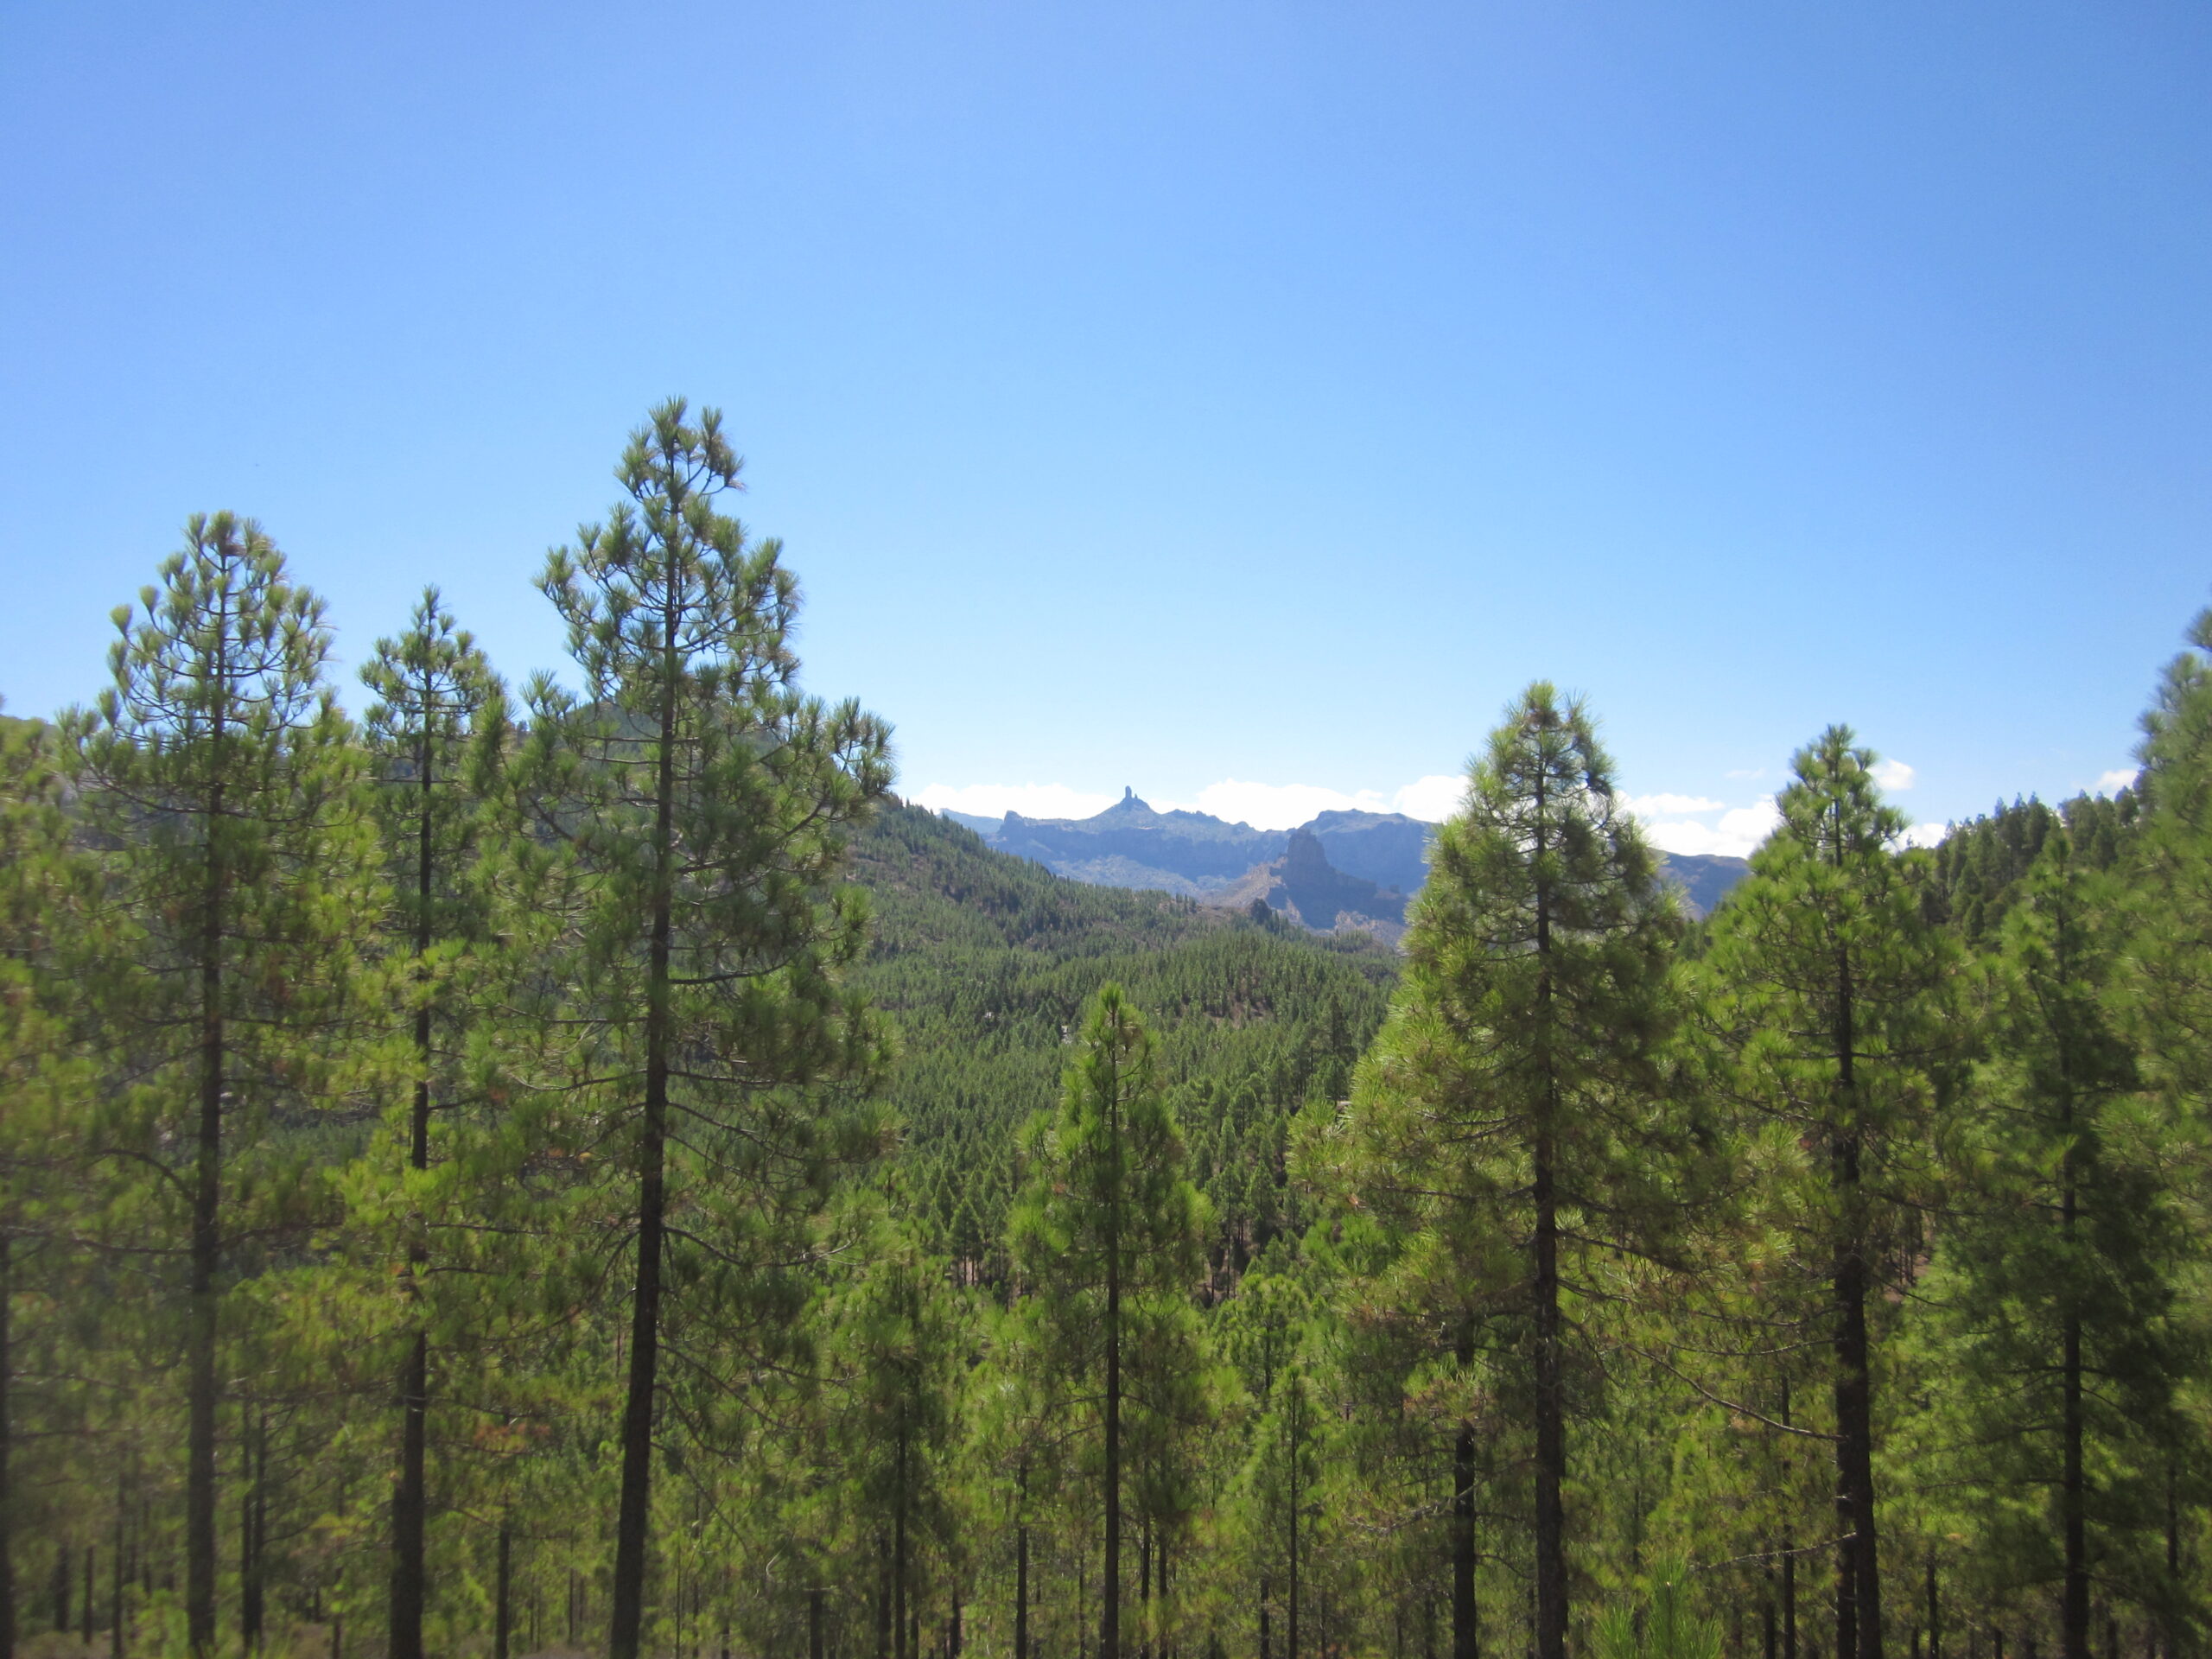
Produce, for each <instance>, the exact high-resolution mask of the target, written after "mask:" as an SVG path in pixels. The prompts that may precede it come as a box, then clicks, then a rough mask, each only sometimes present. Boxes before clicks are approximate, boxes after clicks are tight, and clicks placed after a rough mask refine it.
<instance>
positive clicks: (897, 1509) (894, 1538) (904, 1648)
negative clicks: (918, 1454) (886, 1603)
mask: <svg viewBox="0 0 2212 1659" xmlns="http://www.w3.org/2000/svg"><path fill="white" fill-rule="evenodd" d="M891 1529H892V1531H891V1640H892V1659H919V1656H918V1655H916V1654H915V1653H914V1651H913V1649H912V1647H911V1646H909V1645H908V1643H909V1636H910V1632H909V1630H908V1628H907V1624H906V1423H905V1421H903V1419H902V1420H901V1421H900V1422H899V1497H898V1501H897V1503H895V1504H894V1505H893V1509H892V1512H891Z"/></svg>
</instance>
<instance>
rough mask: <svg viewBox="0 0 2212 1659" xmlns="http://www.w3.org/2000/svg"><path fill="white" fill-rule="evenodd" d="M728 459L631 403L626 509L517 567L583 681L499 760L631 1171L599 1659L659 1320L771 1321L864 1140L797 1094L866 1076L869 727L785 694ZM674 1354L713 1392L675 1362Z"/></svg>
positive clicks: (582, 1137) (651, 1424) (616, 1650)
mask: <svg viewBox="0 0 2212 1659" xmlns="http://www.w3.org/2000/svg"><path fill="white" fill-rule="evenodd" d="M741 465H742V463H741V461H740V460H739V458H738V456H737V454H736V453H735V451H734V449H733V448H731V447H730V444H729V442H728V439H727V438H726V437H724V436H723V435H722V429H721V416H720V414H719V413H718V412H717V411H715V410H711V409H709V410H702V411H700V414H699V416H698V417H697V419H696V420H693V419H692V418H690V412H689V410H687V408H686V406H685V405H684V404H683V402H682V400H680V399H677V400H672V401H671V402H669V403H666V404H662V405H660V406H659V407H658V408H657V409H655V410H653V411H652V415H651V416H650V418H649V420H648V421H647V423H646V424H645V426H643V427H641V428H639V429H638V430H637V431H636V432H635V433H633V434H632V437H631V440H630V443H629V446H628V448H626V450H625V452H624V454H623V456H622V461H621V464H620V467H618V468H617V476H618V477H619V478H620V480H621V483H622V486H623V488H624V490H625V492H626V494H627V496H628V498H629V499H627V500H626V501H623V502H622V503H620V505H617V506H616V507H615V508H614V510H613V512H612V513H611V515H610V516H609V517H608V518H607V522H606V523H605V524H593V525H588V526H586V527H585V528H584V529H583V530H582V531H580V532H579V536H578V540H577V543H576V545H575V546H574V547H573V548H570V547H563V548H556V549H555V550H553V552H552V553H551V554H550V555H549V556H548V558H547V560H546V565H545V570H544V574H543V576H542V577H541V579H540V582H539V586H540V588H542V589H543V592H544V593H545V594H546V596H547V597H548V598H549V599H550V600H551V601H552V602H553V605H554V607H555V609H556V611H557V612H558V613H560V615H561V618H562V620H563V622H564V623H565V624H566V625H567V628H568V634H569V651H570V652H571V654H572V655H573V656H574V658H575V662H576V665H577V669H578V671H579V672H580V675H581V677H582V685H581V688H580V692H579V693H577V694H572V693H569V692H568V691H565V690H563V689H561V688H560V687H558V686H556V684H555V683H553V682H552V681H551V680H550V679H548V678H545V677H540V678H539V679H537V681H535V682H534V683H532V685H531V690H530V692H529V702H530V704H531V715H532V730H531V739H530V743H529V745H528V747H526V749H525V751H524V755H523V757H522V760H521V762H520V765H521V767H522V770H523V772H524V779H525V780H526V785H527V787H529V788H530V789H531V791H534V794H533V798H534V799H535V801H536V802H537V807H536V812H537V817H536V825H537V832H538V834H539V835H540V836H543V838H545V840H546V841H547V842H550V843H552V844H554V845H556V846H557V848H558V849H559V851H560V855H561V857H562V863H561V865H560V868H559V871H558V880H559V881H560V882H561V883H563V884H564V885H562V886H560V887H558V888H557V902H558V903H560V905H561V906H562V911H561V923H562V927H563V932H562V934H561V936H560V937H559V938H557V940H556V941H555V949H556V953H557V955H556V960H557V961H558V962H559V964H560V971H561V976H562V981H563V995H564V996H565V998H566V1007H565V1019H566V1023H565V1025H564V1026H563V1029H564V1030H565V1031H566V1032H567V1033H569V1037H570V1043H571V1048H570V1052H569V1065H570V1073H569V1075H570V1076H571V1077H573V1078H574V1080H575V1082H574V1087H573V1090H572V1092H573V1094H574V1096H575V1122H576V1137H575V1138H576V1141H577V1142H578V1143H580V1144H588V1145H591V1146H593V1147H596V1148H598V1149H599V1155H598V1159H597V1162H598V1164H599V1166H601V1167H611V1168H613V1169H614V1170H617V1171H619V1172H620V1174H621V1176H622V1178H623V1179H625V1180H626V1182H627V1183H628V1184H629V1185H630V1192H629V1196H628V1198H627V1200H626V1208H627V1223H626V1227H625V1229H624V1230H623V1237H624V1241H625V1248H626V1249H627V1251H628V1253H629V1255H630V1260H631V1266H632V1285H631V1293H630V1310H629V1320H628V1326H629V1328H628V1332H627V1336H626V1342H625V1349H626V1352H625V1365H626V1378H625V1383H624V1404H623V1409H622V1423H621V1431H620V1459H621V1471H622V1473H621V1493H620V1503H619V1509H618V1512H617V1515H616V1521H615V1550H614V1567H613V1583H612V1586H611V1590H612V1608H611V1618H610V1629H609V1637H608V1651H609V1653H610V1655H611V1656H612V1659H637V1656H638V1654H639V1644H640V1642H641V1640H642V1637H643V1630H644V1616H645V1586H646V1547H647V1537H648V1532H649V1529H650V1519H651V1514H652V1508H651V1495H652V1463H653V1455H654V1452H653V1448H654V1435H655V1432H656V1425H657V1422H658V1420H659V1418H660V1416H661V1408H662V1405H663V1403H664V1401H663V1396H664V1392H665V1389H664V1379H663V1376H662V1357H663V1354H664V1349H666V1348H668V1347H669V1340H668V1339H669V1338H670V1337H671V1322H672V1321H673V1320H674V1319H676V1318H677V1315H678V1314H680V1313H683V1311H684V1310H683V1303H684V1302H686V1301H690V1302H694V1303H696V1304H697V1306H696V1309H695V1310H694V1316H695V1318H696V1319H698V1320H699V1321H700V1322H701V1324H700V1326H699V1328H698V1334H699V1336H700V1338H701V1339H702V1343H703V1344H704V1345H705V1346H706V1347H708V1348H711V1347H712V1346H713V1345H714V1344H715V1343H716V1342H718V1341H720V1340H721V1338H723V1337H724V1336H725V1335H734V1334H736V1333H737V1332H739V1331H740V1330H742V1329H744V1328H745V1327H746V1326H748V1325H749V1326H751V1327H753V1332H755V1333H756V1334H757V1335H758V1336H759V1337H760V1339H761V1340H763V1341H769V1340H772V1337H773V1333H774V1332H775V1330H776V1329H777V1328H778V1327H779V1325H784V1324H786V1323H787V1321H788V1315H787V1313H786V1314H783V1315H778V1314H775V1313H772V1300H764V1299H766V1298H768V1294H769V1291H770V1288H771V1287H772V1284H773V1283H774V1281H775V1280H776V1278H777V1275H778V1273H779V1269H780V1268H781V1266H782V1264H785V1263H788V1262H790V1261H791V1259H792V1258H793V1256H794V1255H795V1254H797V1255H804V1249H803V1248H798V1249H796V1250H795V1246H794V1229H796V1228H803V1227H804V1224H805V1221H806V1218H807V1217H810V1216H811V1215H812V1214H813V1213H814V1212H815V1211H817V1210H818V1208H819V1207H820V1205H821V1203H822V1200H823V1197H824V1194H825V1192H826V1185H825V1184H826V1181H827V1179H828V1175H829V1172H830V1171H831V1170H832V1169H833V1168H834V1167H835V1166H836V1160H837V1159H838V1158H840V1157H842V1156H846V1155H849V1154H855V1153H857V1152H859V1151H862V1150H866V1149H867V1147H866V1146H864V1145H863V1144H862V1143H861V1142H860V1141H845V1140H842V1139H841V1137H840V1133H839V1130H840V1126H841V1122H842V1120H840V1119H837V1118H836V1117H834V1116H825V1115H824V1110H823V1104H822V1102H821V1098H820V1096H818V1095H817V1094H813V1093H810V1092H808V1091H807V1089H808V1085H813V1084H822V1083H826V1082H829V1081H834V1080H836V1079H840V1078H850V1077H862V1076H865V1075H867V1074H868V1073H869V1072H870V1071H873V1070H874V1069H875V1068H876V1066H877V1065H878V1064H879V1062H880V1052H881V1040H880V1035H879V1033H878V1029H877V1027H876V1024H875V1023H874V1021H873V1020H871V1019H870V1018H869V1017H868V1014H867V1013H866V1010H865V1008H864V1007H863V1006H862V1004H861V1001H860V999H859V998H858V997H857V996H856V995H854V994H853V993H852V992H850V991H849V990H848V989H847V988H845V987H844V986H843V985H842V983H841V982H840V975H841V971H842V969H844V968H845V967H846V966H847V965H848V964H849V963H851V962H852V961H853V960H854V958H855V956H856V955H857V953H858V951H859V950H860V948H861V943H862V939H863V930H864V922H865V910H864V907H863V906H862V905H861V901H860V899H859V897H858V896H857V895H856V894H855V893H851V892H849V891H846V890H841V889H838V888H836V887H835V886H834V885H833V884H834V883H835V881H836V877H837V875H838V874H839V872H840V869H841V868H842V861H843V859H844V855H845V851H846V848H847V845H848V842H849V839H850V837H851V836H852V834H853V832H854V829H855V827H856V826H857V825H858V823H860V821H861V819H862V818H863V817H865V816H866V814H867V813H868V810H870V809H871V807H872V806H873V805H874V803H875V802H876V801H877V800H878V799H879V798H880V797H881V796H882V795H883V794H884V792H885V791H886V790H887V787H888V785H889V781H890V767H889V760H888V756H887V742H888V736H887V728H885V727H884V726H883V724H882V723H881V722H880V721H877V720H876V719H874V717H873V716H871V715H865V714H863V713H862V712H861V710H860V709H859V708H858V706H857V705H856V704H855V703H852V702H845V703H842V704H839V705H837V706H836V707H828V706H825V705H824V704H823V703H822V702H818V701H817V700H815V699H812V698H810V697H807V696H803V695H802V694H801V693H800V692H799V691H798V690H797V688H796V685H795V683H794V682H795V678H796V676H797V673H798V660H797V658H796V657H795V656H794V655H793V653H792V652H791V627H792V625H793V622H794V620H795V618H796V614H797V610H798V584H797V582H796V581H795V579H794V578H793V577H792V575H791V573H790V571H789V570H787V569H785V567H784V565H783V563H782V546H781V543H779V542H776V541H774V540H772V539H771V540H766V541H762V542H758V543H756V542H754V541H753V539H752V537H750V536H749V535H748V534H747V531H746V530H745V527H744V526H743V525H742V524H740V523H739V522H738V520H737V519H735V518H732V517H730V516H729V515H728V514H726V513H725V512H722V511H721V508H720V506H719V505H718V502H719V500H720V499H721V497H722V496H724V495H725V494H726V493H728V492H730V491H733V490H734V489H736V488H738V487H739V474H740V470H741ZM547 891H548V893H549V895H550V896H551V895H555V894H556V889H554V888H549V889H548V890H547ZM869 1144H872V1142H871V1143H869ZM797 1305H798V1294H797V1293H796V1292H793V1293H791V1294H789V1295H788V1296H787V1300H786V1303H785V1306H786V1307H795V1306H797ZM674 1353H675V1356H676V1357H677V1358H678V1359H680V1360H683V1361H684V1362H685V1371H686V1373H687V1374H688V1380H689V1381H690V1382H691V1383H694V1384H696V1385H697V1386H699V1387H700V1388H702V1389H705V1390H707V1391H708V1392H709V1393H712V1392H714V1391H715V1387H716V1384H715V1367H712V1366H709V1365H707V1364H706V1363H704V1360H705V1356H704V1354H703V1353H688V1354H687V1353H686V1351H684V1350H683V1349H682V1348H680V1347H678V1348H677V1349H675V1350H674Z"/></svg>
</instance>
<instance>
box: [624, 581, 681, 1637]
mask: <svg viewBox="0 0 2212 1659" xmlns="http://www.w3.org/2000/svg"><path fill="white" fill-rule="evenodd" d="M662 629H663V632H662V634H661V639H662V642H663V649H662V670H661V706H660V753H659V756H658V760H659V769H658V778H657V779H656V791H657V799H656V801H655V804H654V818H653V895H652V931H651V936H650V938H649V939H648V942H647V962H646V982H645V997H646V1006H645V1121H644V1122H643V1124H642V1125H641V1126H640V1128H639V1147H638V1177H639V1179H638V1244H637V1249H638V1279H637V1288H636V1292H635V1300H634V1302H633V1304H632V1312H631V1319H630V1386H629V1395H628V1397H627V1399H626V1400H625V1401H624V1402H623V1408H622V1498H621V1506H620V1510H619V1511H618V1512H617V1514H616V1516H615V1522H614V1586H613V1592H614V1605H613V1615H612V1618H610V1620H609V1631H608V1637H607V1653H608V1656H609V1659H639V1647H638V1644H639V1636H640V1633H641V1631H642V1630H643V1628H644V1623H645V1535H646V1529H647V1527H648V1526H649V1524H650V1523H651V1521H652V1508H651V1499H652V1455H653V1393H654V1385H655V1382H656V1379H657V1372H658V1361H659V1357H660V1294H661V1253H662V1251H663V1249H664V1248H665V1239H664V1231H665V1228H666V1221H667V1211H668V1193H667V1186H666V1183H667V1172H668V1069H669V1048H670V1030H669V1027H670V1023H671V1008H670V1005H669V998H670V986H669V957H670V949H671V934H672V932H673V925H674V924H673V914H674V909H675V901H674V896H673V889H674V865H675V859H676V834H675V822H676V696H677V689H676V682H677V655H676V629H677V604H676V584H675V582H674V580H673V579H672V577H671V580H670V581H669V582H668V584H667V598H666V601H665V607H664V613H663V617H662Z"/></svg>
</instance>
